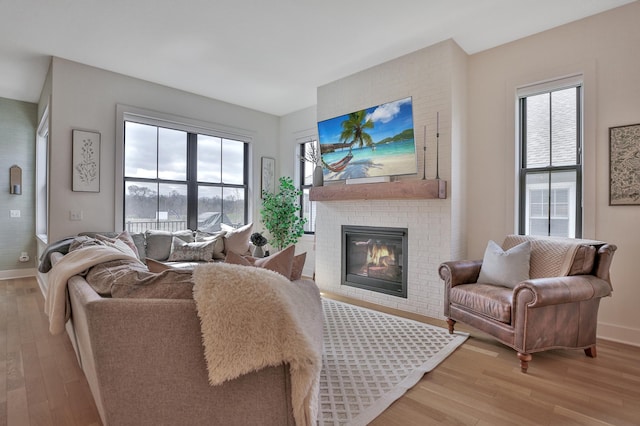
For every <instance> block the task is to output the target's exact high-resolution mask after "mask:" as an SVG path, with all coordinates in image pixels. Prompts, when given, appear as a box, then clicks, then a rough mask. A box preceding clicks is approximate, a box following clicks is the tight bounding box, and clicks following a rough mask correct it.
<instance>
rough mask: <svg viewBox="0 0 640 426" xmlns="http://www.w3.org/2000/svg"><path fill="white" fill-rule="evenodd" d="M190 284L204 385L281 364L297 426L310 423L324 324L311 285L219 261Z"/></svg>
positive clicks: (313, 421) (315, 400)
mask: <svg viewBox="0 0 640 426" xmlns="http://www.w3.org/2000/svg"><path fill="white" fill-rule="evenodd" d="M193 280H194V288H193V297H194V299H195V302H196V308H197V311H198V317H199V318H200V322H201V328H202V341H203V345H204V355H205V360H206V362H207V369H208V373H209V383H210V384H211V385H219V384H221V383H223V382H225V381H227V380H232V379H235V378H237V377H239V376H241V375H243V374H247V373H250V372H252V371H257V370H260V369H262V368H265V367H269V366H276V365H281V364H283V363H287V364H289V371H290V374H291V394H292V395H291V399H292V401H291V403H292V407H293V416H294V419H295V421H296V424H297V425H304V426H307V425H308V426H311V425H315V424H316V416H317V410H318V391H319V382H320V371H321V369H322V322H323V321H322V302H321V299H320V293H319V290H318V287H317V286H316V285H315V283H313V282H312V281H304V280H302V281H296V282H291V281H289V280H288V279H287V278H285V277H283V276H282V275H280V274H277V273H275V272H272V271H269V270H266V269H262V268H254V267H250V266H241V265H232V264H225V263H217V264H206V265H198V266H196V268H195V270H194V273H193Z"/></svg>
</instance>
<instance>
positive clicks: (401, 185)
mask: <svg viewBox="0 0 640 426" xmlns="http://www.w3.org/2000/svg"><path fill="white" fill-rule="evenodd" d="M438 198H447V181H445V180H441V179H423V180H418V179H415V180H400V181H396V182H382V183H361V184H355V185H345V184H330V185H325V186H314V187H313V188H311V190H310V191H309V199H310V200H311V201H345V200H407V199H413V200H417V199H422V200H426V199H438Z"/></svg>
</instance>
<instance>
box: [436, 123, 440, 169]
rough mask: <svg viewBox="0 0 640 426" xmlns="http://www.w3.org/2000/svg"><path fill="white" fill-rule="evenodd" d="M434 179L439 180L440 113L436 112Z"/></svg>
mask: <svg viewBox="0 0 640 426" xmlns="http://www.w3.org/2000/svg"><path fill="white" fill-rule="evenodd" d="M436 179H440V111H438V112H436Z"/></svg>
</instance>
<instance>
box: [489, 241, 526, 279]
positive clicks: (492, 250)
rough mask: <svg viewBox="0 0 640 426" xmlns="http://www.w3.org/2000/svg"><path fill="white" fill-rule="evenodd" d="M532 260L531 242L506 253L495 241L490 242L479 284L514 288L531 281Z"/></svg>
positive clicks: (519, 245)
mask: <svg viewBox="0 0 640 426" xmlns="http://www.w3.org/2000/svg"><path fill="white" fill-rule="evenodd" d="M530 259H531V243H530V242H529V241H526V242H524V243H522V244H518V245H517V246H515V247H512V248H510V249H509V250H507V251H504V250H502V247H500V246H499V245H498V244H496V242H495V241H491V240H489V243H488V244H487V249H486V250H485V251H484V258H483V260H482V267H481V268H480V276H479V277H478V282H479V283H482V284H494V285H501V286H504V287H509V288H514V287H515V286H516V284H518V283H519V282H521V281H525V280H528V279H529V261H530Z"/></svg>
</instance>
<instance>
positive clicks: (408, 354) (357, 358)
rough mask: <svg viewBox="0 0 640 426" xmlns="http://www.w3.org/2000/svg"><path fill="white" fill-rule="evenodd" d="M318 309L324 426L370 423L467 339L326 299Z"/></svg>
mask: <svg viewBox="0 0 640 426" xmlns="http://www.w3.org/2000/svg"><path fill="white" fill-rule="evenodd" d="M322 305H323V310H324V351H323V356H322V372H321V376H320V398H319V404H320V409H319V410H318V425H322V426H337V425H349V426H356V425H366V424H367V423H369V422H371V421H372V420H373V419H375V418H376V417H377V416H378V415H380V413H382V412H383V411H384V410H385V409H387V408H388V407H389V406H390V405H391V404H392V403H393V402H394V401H395V400H396V399H398V398H400V397H401V396H402V395H403V394H404V393H405V392H406V391H407V390H408V389H410V388H411V387H413V386H414V385H415V384H416V383H418V381H419V380H420V379H421V378H422V376H423V375H424V374H425V373H427V372H429V371H431V370H433V369H434V368H435V367H436V366H437V365H438V364H439V363H441V362H442V361H444V359H445V358H446V357H447V356H449V355H450V354H451V353H452V352H453V351H454V350H455V349H456V348H457V347H458V346H460V345H461V344H462V343H463V342H464V341H465V340H466V339H467V337H468V335H467V334H465V333H459V332H456V333H455V334H453V335H451V334H449V331H448V330H446V329H444V328H440V327H436V326H433V325H429V324H425V323H421V322H418V321H413V320H409V319H405V318H400V317H397V316H394V315H388V314H385V313H381V312H378V311H373V310H370V309H365V308H360V307H357V306H353V305H349V304H346V303H341V302H337V301H334V300H330V299H326V298H323V299H322Z"/></svg>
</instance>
